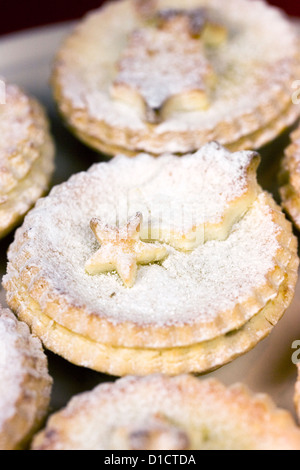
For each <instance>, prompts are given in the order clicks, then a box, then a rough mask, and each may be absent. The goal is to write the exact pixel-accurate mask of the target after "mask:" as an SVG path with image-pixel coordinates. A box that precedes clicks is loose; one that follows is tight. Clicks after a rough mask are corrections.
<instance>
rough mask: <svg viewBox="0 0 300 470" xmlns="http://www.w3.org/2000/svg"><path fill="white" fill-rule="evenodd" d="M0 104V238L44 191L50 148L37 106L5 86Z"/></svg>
mask: <svg viewBox="0 0 300 470" xmlns="http://www.w3.org/2000/svg"><path fill="white" fill-rule="evenodd" d="M5 101H6V102H5V104H0V162H1V167H0V237H3V236H4V235H6V234H7V233H8V232H9V231H10V230H11V229H12V228H13V227H14V226H15V225H16V224H17V223H18V222H19V221H20V219H21V218H22V216H24V214H25V213H26V212H27V211H28V210H29V209H30V208H31V206H32V205H33V204H34V203H35V202H36V201H37V199H38V198H39V197H40V196H42V195H43V194H44V193H45V191H46V190H47V189H48V185H49V181H50V178H51V176H52V173H53V170H54V145H53V140H52V138H51V136H50V133H49V124H48V119H47V117H46V115H45V112H44V110H43V108H42V107H41V105H40V104H39V103H38V102H37V101H36V100H35V99H33V98H31V97H28V96H27V95H26V94H25V93H24V92H23V91H22V90H20V89H19V88H18V87H16V86H15V85H11V84H8V83H5Z"/></svg>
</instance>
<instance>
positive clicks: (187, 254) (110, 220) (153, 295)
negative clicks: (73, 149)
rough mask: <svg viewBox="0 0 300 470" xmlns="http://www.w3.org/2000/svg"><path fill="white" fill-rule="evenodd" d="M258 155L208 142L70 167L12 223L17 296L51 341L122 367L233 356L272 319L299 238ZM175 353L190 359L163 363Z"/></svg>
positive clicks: (62, 349)
mask: <svg viewBox="0 0 300 470" xmlns="http://www.w3.org/2000/svg"><path fill="white" fill-rule="evenodd" d="M258 161H259V157H258V155H257V154H256V153H253V152H246V151H243V152H239V153H236V154H231V153H230V152H229V151H227V150H226V149H225V148H223V147H221V146H220V145H218V144H216V143H211V144H207V145H206V146H204V147H203V148H202V149H200V150H199V151H198V152H196V153H195V154H190V155H186V156H185V157H177V156H174V155H164V156H162V157H161V158H159V159H156V158H154V157H152V156H149V155H145V154H141V155H139V156H138V157H136V158H135V159H130V158H128V157H125V156H118V157H115V158H114V159H113V160H111V162H109V163H101V164H97V165H95V166H93V167H92V168H91V169H90V170H89V171H88V172H86V173H80V174H78V175H75V176H73V177H72V178H71V179H70V180H69V181H68V182H67V183H65V184H62V185H60V186H57V187H55V188H54V189H53V190H52V191H51V193H50V195H49V196H48V197H47V198H45V199H43V200H40V201H39V202H38V203H37V205H36V207H35V209H33V210H32V211H31V212H30V213H29V214H28V215H27V217H26V220H25V223H24V225H23V226H22V228H21V229H19V230H18V231H17V233H16V237H15V241H14V243H13V244H12V245H11V247H10V249H9V254H8V257H9V263H8V267H7V275H6V276H5V277H4V280H3V282H4V287H5V289H6V291H7V301H8V303H9V305H10V306H11V308H13V309H14V311H16V312H17V314H18V315H19V316H20V318H22V319H23V320H25V321H27V322H29V324H30V325H31V326H32V327H33V329H34V331H35V332H36V334H38V335H39V336H41V337H42V338H43V341H44V342H45V344H46V345H47V347H49V348H50V349H52V350H53V349H54V350H55V351H56V352H58V353H59V354H62V355H63V356H64V357H68V358H69V360H71V361H73V362H76V363H77V362H78V361H79V363H80V364H82V365H87V366H88V367H92V368H96V369H100V370H105V371H110V373H113V374H115V375H118V374H120V375H123V374H125V373H128V371H127V368H128V367H129V370H130V371H132V372H133V371H136V370H138V371H139V372H138V373H139V374H145V373H148V368H149V369H150V370H152V368H154V370H155V371H162V370H165V369H164V368H165V367H166V370H167V371H169V370H170V369H169V367H170V368H171V370H172V371H173V370H176V371H177V369H178V368H179V369H180V368H182V369H183V370H182V371H187V370H202V369H210V368H213V367H216V366H217V365H221V364H222V363H223V362H222V361H224V362H227V361H228V360H229V359H232V358H233V357H236V354H237V355H238V354H241V352H242V351H246V350H248V349H249V348H250V347H253V345H254V344H256V343H257V342H258V341H259V339H261V338H262V337H264V336H265V335H266V334H267V333H269V332H270V330H271V328H272V326H273V325H275V324H276V323H277V321H278V320H279V318H280V317H281V315H282V314H283V312H284V311H285V309H286V307H287V306H288V305H289V303H290V301H291V299H292V296H293V292H294V287H295V282H296V279H297V267H298V257H297V241H296V238H295V237H294V236H293V234H292V230H291V226H290V224H289V223H288V222H287V221H286V220H285V218H284V215H283V214H282V212H281V211H280V209H279V207H278V206H276V204H275V202H274V201H273V199H272V198H271V196H270V195H269V194H268V193H266V192H264V191H262V190H261V188H260V187H259V185H258V184H257V182H256V176H255V172H256V167H257V165H258ZM128 220H129V222H128ZM128 227H129V228H128ZM49 228H51V229H49ZM91 228H92V229H91ZM95 234H96V235H97V237H95ZM101 237H102V238H101ZM140 242H142V247H143V248H142V250H141V249H140ZM149 253H150V255H149ZM157 261H158V262H157ZM258 314H259V315H258ZM249 322H250V323H249ZM229 332H230V335H228V333H229ZM233 332H235V333H236V334H233ZM67 338H68V339H67ZM218 338H219V339H220V341H221V342H218V341H217V339H218ZM72 341H75V343H76V346H75V345H74V346H73V347H71V342H72ZM77 342H79V343H80V345H79V344H77ZM216 343H217V344H216ZM196 346H197V348H199V347H200V348H204V349H203V352H202V356H203V361H204V362H203V363H201V360H200V357H201V354H200V352H199V351H197V354H196V352H195V351H194V349H195V348H196ZM90 348H92V349H94V348H95V349H96V351H97V352H96V351H93V352H91V351H90ZM207 348H208V349H209V350H210V349H212V351H215V354H213V353H212V354H207V350H206V349H207ZM218 348H219V349H218ZM79 351H80V354H79ZM191 351H194V352H195V355H196V356H195V357H194V354H193V353H192V352H191ZM217 351H218V353H217ZM238 351H239V353H238ZM174 352H176V354H179V355H180V354H183V355H184V356H186V357H185V360H183V359H181V360H178V361H175V360H174V358H173V359H171V358H169V359H166V363H165V359H164V354H165V355H166V356H168V355H169V354H171V355H172V354H173V353H174ZM85 353H86V356H85ZM115 355H116V356H117V357H115V358H114V356H115ZM144 355H145V356H146V357H144ZM131 356H134V357H135V359H134V360H133V358H132V360H131V361H128V360H126V359H125V358H128V357H131ZM148 356H149V357H148ZM121 357H122V358H121ZM147 357H148V359H147ZM225 358H226V359H225ZM103 361H104V362H103ZM186 361H187V362H186ZM207 361H208V362H207ZM169 362H170V363H169ZM200 363H201V365H200ZM166 364H168V365H166ZM123 366H124V367H125V369H123ZM131 367H132V368H133V369H131Z"/></svg>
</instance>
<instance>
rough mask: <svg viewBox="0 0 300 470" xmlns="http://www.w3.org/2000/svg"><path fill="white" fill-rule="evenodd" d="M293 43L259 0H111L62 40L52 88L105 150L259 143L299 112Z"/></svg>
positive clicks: (284, 22)
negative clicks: (295, 97) (293, 97)
mask: <svg viewBox="0 0 300 470" xmlns="http://www.w3.org/2000/svg"><path fill="white" fill-rule="evenodd" d="M178 38H180V40H178ZM298 44H299V42H298V34H297V32H296V31H295V29H294V26H293V25H292V24H291V22H290V21H289V20H288V19H287V18H286V17H284V15H283V14H282V13H281V12H280V11H279V10H278V9H275V8H273V7H270V6H268V5H267V4H266V3H265V2H263V1H255V2H253V1H250V0H228V1H226V2H224V1H223V0H191V1H189V2H188V4H187V5H183V4H182V2H181V1H179V0H122V1H117V2H111V3H109V4H107V5H105V6H103V7H102V8H100V9H98V10H96V11H94V12H91V13H90V14H88V15H87V17H86V18H85V19H84V20H82V22H81V23H79V25H78V26H77V27H76V29H75V31H74V32H73V33H71V35H70V36H69V37H68V38H67V39H66V40H65V42H64V43H63V44H62V46H61V48H60V50H59V51H58V53H57V57H56V60H55V65H54V73H53V81H52V83H53V89H54V95H55V98H56V101H57V103H58V107H59V110H60V112H61V113H62V115H63V117H64V119H65V120H66V122H67V124H68V126H69V127H70V129H71V130H72V131H73V132H74V133H75V134H76V135H77V136H78V137H79V138H80V139H81V140H83V141H84V142H86V143H87V144H88V145H90V146H91V147H93V148H95V149H97V150H99V151H101V152H104V153H107V154H110V155H115V154H118V153H123V154H127V155H136V154H137V153H139V152H147V153H150V154H153V155H160V154H162V153H165V152H172V153H178V154H184V153H187V152H192V151H195V150H197V149H198V148H199V147H200V146H202V145H203V144H205V143H207V142H209V141H213V140H215V141H218V142H220V143H221V144H223V145H225V146H227V147H228V148H229V149H230V150H232V151H236V150H244V149H255V148H259V147H261V146H262V145H264V144H265V143H267V142H269V141H271V140H273V139H274V138H275V137H276V136H277V135H278V134H279V133H280V132H281V131H282V130H283V129H284V128H286V127H287V126H289V125H291V124H292V123H293V122H295V120H296V118H297V117H298V116H299V106H296V105H294V104H292V100H291V90H292V88H291V87H292V84H293V82H294V81H295V80H297V79H298V78H299V73H300V66H299V52H298V51H299V47H298Z"/></svg>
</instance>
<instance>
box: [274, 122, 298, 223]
mask: <svg viewBox="0 0 300 470" xmlns="http://www.w3.org/2000/svg"><path fill="white" fill-rule="evenodd" d="M279 181H280V185H281V187H280V196H281V200H282V206H283V208H284V209H285V210H286V212H287V213H288V214H289V216H290V217H291V219H292V221H293V223H294V224H295V226H296V227H297V229H298V230H300V126H298V128H297V129H296V130H294V131H293V132H292V134H291V143H290V145H289V146H288V147H287V148H286V150H285V155H284V159H283V161H282V165H281V171H280V177H279Z"/></svg>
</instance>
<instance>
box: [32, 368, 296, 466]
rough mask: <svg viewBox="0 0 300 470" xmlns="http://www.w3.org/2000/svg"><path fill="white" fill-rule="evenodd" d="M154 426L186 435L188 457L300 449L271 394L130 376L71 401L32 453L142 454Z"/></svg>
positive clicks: (209, 381) (186, 380)
mask: <svg viewBox="0 0 300 470" xmlns="http://www.w3.org/2000/svg"><path fill="white" fill-rule="evenodd" d="M154 420H160V421H161V422H163V423H165V424H166V426H169V428H167V427H166V430H167V432H169V433H170V432H171V429H172V428H171V426H173V427H175V428H177V430H178V431H181V432H182V433H183V434H184V435H185V436H186V437H187V442H186V447H183V448H184V449H189V450H193V449H194V450H196V449H197V450H220V449H224V450H225V449H226V450H234V449H236V450H242V449H244V450H250V449H252V450H254V449H256V450H259V449H260V450H263V449H264V450H267V449H269V450H271V449H275V450H278V449H299V446H300V440H299V439H300V431H299V429H298V427H297V425H296V423H295V421H294V420H293V418H292V416H291V415H290V414H289V413H288V412H286V411H283V410H280V409H279V408H276V406H275V403H274V402H273V401H272V400H271V399H270V397H269V396H267V395H265V394H256V395H254V394H253V393H252V392H251V391H250V390H249V389H248V388H247V387H246V386H244V385H242V384H235V385H232V386H231V387H225V386H224V385H223V384H222V383H221V382H219V381H217V380H215V379H206V380H200V379H198V378H196V377H192V376H188V375H179V376H176V377H167V376H163V375H150V376H148V377H144V378H141V377H132V376H129V377H126V378H123V379H120V380H118V381H116V382H114V383H106V384H101V385H99V386H98V387H96V388H95V389H94V390H92V391H90V392H87V393H83V394H81V395H77V396H75V397H73V398H72V400H71V401H70V402H69V403H68V405H67V407H66V408H64V409H63V410H61V411H60V412H58V413H56V414H54V415H52V417H50V419H49V421H48V423H47V426H46V428H45V429H44V431H42V432H41V433H40V434H39V435H38V436H37V437H36V438H35V440H34V443H33V448H34V449H36V450H73V449H74V450H76V449H81V450H92V449H93V450H101V449H106V450H107V449H110V450H114V449H118V450H120V449H122V450H131V451H132V450H136V447H135V446H134V445H133V444H134V439H132V438H133V437H137V436H139V437H142V436H145V435H146V436H147V435H149V434H150V433H151V431H152V429H153V428H152V426H153V421H154ZM119 431H121V433H122V434H123V439H122V440H121V442H120V439H118V434H119V435H120V433H119ZM150 435H151V434H150ZM149 440H150V439H149ZM160 444H161V447H154V449H155V450H170V447H168V446H167V445H166V443H160ZM164 444H165V446H164ZM142 449H148V450H149V448H148V447H142ZM151 449H153V448H152V447H151ZM171 449H172V450H173V449H180V447H179V448H178V447H171ZM176 454H177V458H178V459H179V455H178V453H176ZM176 454H175V456H176ZM175 456H174V461H175ZM169 457H170V458H171V456H169ZM178 461H179V460H177V462H178Z"/></svg>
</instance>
